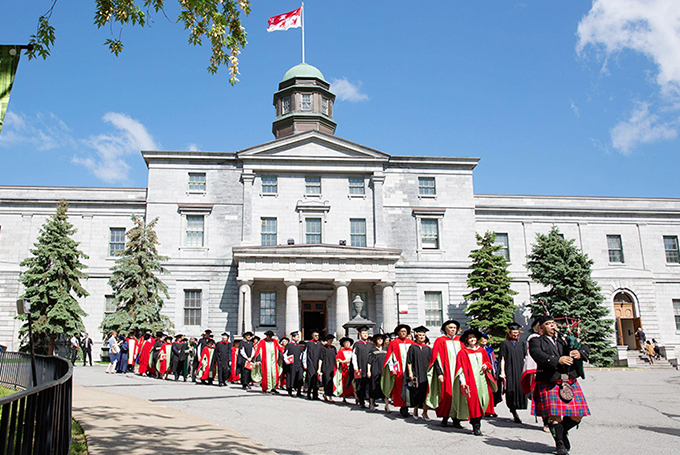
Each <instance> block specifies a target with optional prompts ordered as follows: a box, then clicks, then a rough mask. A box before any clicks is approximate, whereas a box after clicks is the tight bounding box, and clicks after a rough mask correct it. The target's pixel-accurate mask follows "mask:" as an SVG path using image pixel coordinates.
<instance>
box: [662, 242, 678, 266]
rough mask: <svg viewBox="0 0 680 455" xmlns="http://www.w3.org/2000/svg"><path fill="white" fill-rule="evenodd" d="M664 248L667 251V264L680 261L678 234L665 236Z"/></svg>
mask: <svg viewBox="0 0 680 455" xmlns="http://www.w3.org/2000/svg"><path fill="white" fill-rule="evenodd" d="M663 249H664V250H665V252H666V263H667V264H678V263H680V251H679V250H678V237H677V236H676V235H664V236H663Z"/></svg>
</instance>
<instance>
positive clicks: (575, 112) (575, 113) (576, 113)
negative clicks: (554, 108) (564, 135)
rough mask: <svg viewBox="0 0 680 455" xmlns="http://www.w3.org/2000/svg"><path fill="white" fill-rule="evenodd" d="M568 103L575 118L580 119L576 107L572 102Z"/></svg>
mask: <svg viewBox="0 0 680 455" xmlns="http://www.w3.org/2000/svg"><path fill="white" fill-rule="evenodd" d="M569 102H570V103H571V106H569V108H570V109H571V110H572V111H573V112H574V115H575V116H576V118H580V117H581V114H579V112H578V106H577V105H575V104H574V100H569Z"/></svg>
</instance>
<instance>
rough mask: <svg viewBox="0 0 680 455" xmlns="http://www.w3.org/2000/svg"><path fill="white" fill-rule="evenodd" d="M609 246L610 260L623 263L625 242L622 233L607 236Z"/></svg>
mask: <svg viewBox="0 0 680 455" xmlns="http://www.w3.org/2000/svg"><path fill="white" fill-rule="evenodd" d="M607 248H608V249H609V262H613V263H620V264H623V243H622V242H621V236H620V235H608V236H607Z"/></svg>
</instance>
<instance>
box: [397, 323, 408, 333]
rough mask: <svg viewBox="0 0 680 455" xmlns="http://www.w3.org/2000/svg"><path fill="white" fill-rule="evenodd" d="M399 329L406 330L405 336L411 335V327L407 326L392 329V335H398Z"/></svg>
mask: <svg viewBox="0 0 680 455" xmlns="http://www.w3.org/2000/svg"><path fill="white" fill-rule="evenodd" d="M401 329H406V333H407V334H409V333H411V326H410V325H408V324H399V325H398V326H396V327H395V328H394V333H396V334H399V331H400V330H401Z"/></svg>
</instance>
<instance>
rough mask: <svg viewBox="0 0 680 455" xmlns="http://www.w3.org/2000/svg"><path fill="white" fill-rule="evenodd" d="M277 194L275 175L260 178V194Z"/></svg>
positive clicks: (277, 183) (277, 185)
mask: <svg viewBox="0 0 680 455" xmlns="http://www.w3.org/2000/svg"><path fill="white" fill-rule="evenodd" d="M278 192H279V179H278V177H277V176H275V175H263V176H262V194H277V193H278Z"/></svg>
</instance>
